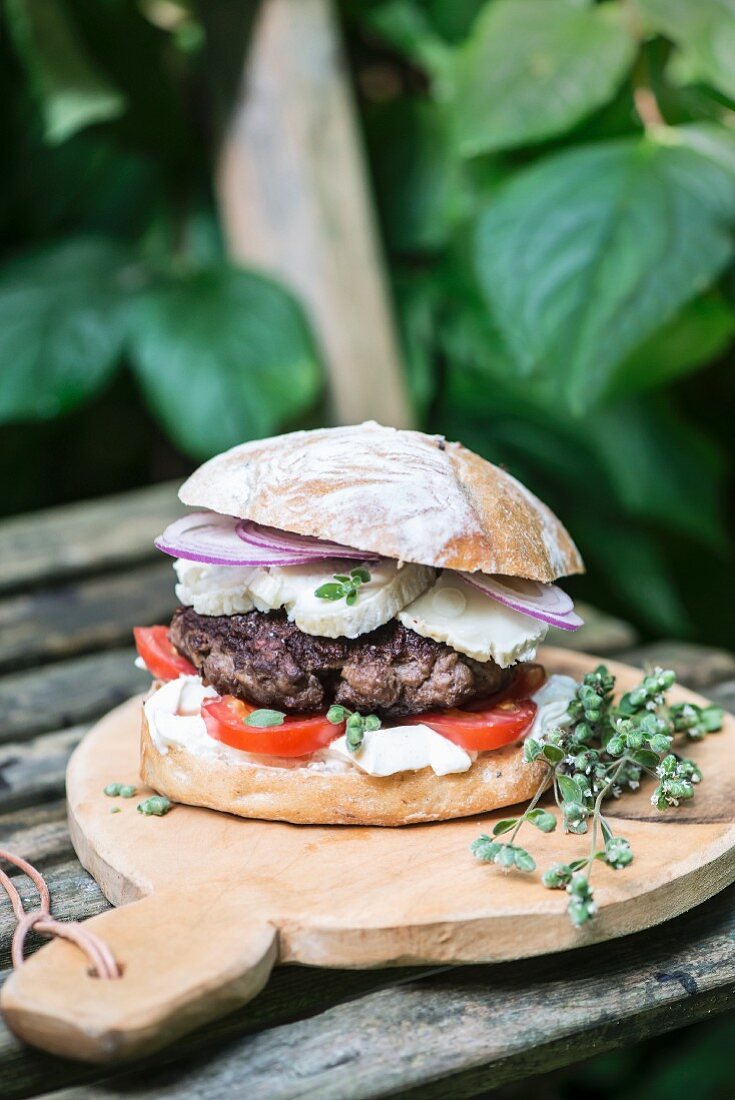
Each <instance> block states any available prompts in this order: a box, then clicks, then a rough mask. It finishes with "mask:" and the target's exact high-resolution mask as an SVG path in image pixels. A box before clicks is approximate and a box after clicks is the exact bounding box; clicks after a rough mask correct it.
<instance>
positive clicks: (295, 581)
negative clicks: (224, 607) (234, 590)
mask: <svg viewBox="0 0 735 1100" xmlns="http://www.w3.org/2000/svg"><path fill="white" fill-rule="evenodd" d="M356 564H357V563H356V562H354V561H346V560H336V561H335V560H331V561H326V562H318V563H315V564H309V565H291V566H271V567H270V568H268V569H261V570H258V571H257V573H256V575H255V576H254V577H253V578H252V579H251V581H250V593H251V595H252V597H253V600H254V601H255V606H256V607H257V608H258V610H259V611H269V610H272V609H275V608H278V607H285V609H286V613H287V615H288V617H289V619H291V620H292V622H294V623H296V626H297V627H298V628H299V630H303V632H304V633H305V634H315V635H317V636H320V637H322V638H357V637H359V636H360V635H361V634H367V633H368V632H369V631H371V630H375V629H376V628H377V627H379V626H382V625H383V623H387V622H388V620H389V619H392V618H393V617H394V616H395V614H396V612H397V611H400V610H401V608H402V607H405V606H406V604H408V603H410V602H411V600H415V599H416V597H417V596H418V595H420V593H421V592H424V591H425V590H426V589H427V588H428V587H429V585H430V584H431V582H432V580H433V579H434V576H435V571H434V570H433V569H430V568H429V567H428V566H426V565H401V564H400V563H399V562H396V561H390V560H388V559H385V560H382V561H379V562H365V563H363V565H362V568H364V569H367V571H368V572H369V574H370V580H369V581H367V582H366V583H364V584H361V585H360V587H359V588H358V590H357V598H356V600H355V602H354V603H353V604H351V605H350V604H348V603H347V601H346V600H345V599H344V597H343V598H341V599H338V600H327V599H324V598H323V597H321V596H317V595H316V594H315V593H316V590H317V589H318V588H320V587H321V586H322V585H323V584H329V583H334V574H335V573H339V574H343V575H349V572H350V570H351V569H354V568H356Z"/></svg>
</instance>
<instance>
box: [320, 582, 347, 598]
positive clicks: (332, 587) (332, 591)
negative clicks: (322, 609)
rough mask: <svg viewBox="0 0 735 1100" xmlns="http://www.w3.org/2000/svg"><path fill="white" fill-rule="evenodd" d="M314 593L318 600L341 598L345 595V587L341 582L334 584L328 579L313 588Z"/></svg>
mask: <svg viewBox="0 0 735 1100" xmlns="http://www.w3.org/2000/svg"><path fill="white" fill-rule="evenodd" d="M314 595H315V596H316V597H317V598H318V599H320V600H341V599H342V597H343V596H344V595H345V587H344V585H342V584H334V583H333V582H332V581H329V582H328V583H327V584H320V585H319V587H318V588H317V589H315V591H314Z"/></svg>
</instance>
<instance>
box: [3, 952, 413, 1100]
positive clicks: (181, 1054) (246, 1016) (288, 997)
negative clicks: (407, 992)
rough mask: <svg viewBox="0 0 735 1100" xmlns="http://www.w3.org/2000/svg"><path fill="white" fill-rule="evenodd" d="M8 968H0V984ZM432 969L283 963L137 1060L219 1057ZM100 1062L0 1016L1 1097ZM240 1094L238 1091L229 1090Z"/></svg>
mask: <svg viewBox="0 0 735 1100" xmlns="http://www.w3.org/2000/svg"><path fill="white" fill-rule="evenodd" d="M9 973H10V972H9V971H7V970H6V971H4V972H0V985H2V983H3V981H4V980H5V979H6V978H7V977H8V975H9ZM425 973H433V971H425V970H422V969H420V968H418V967H409V968H406V969H405V970H401V971H396V970H365V971H357V972H356V971H352V970H319V971H317V970H314V969H311V968H309V967H303V966H290V967H283V968H281V969H279V970H277V971H276V973H275V974H274V975H273V977H272V979H271V981H270V982H269V984H268V987H267V988H266V989H265V990H264V991H263V993H261V994H260V995H259V996H258V997H256V998H255V1000H253V1001H251V1002H250V1003H249V1004H247V1005H245V1007H244V1008H242V1009H241V1010H240V1011H238V1012H233V1013H231V1014H230V1015H229V1016H225V1017H224V1018H223V1019H221V1020H218V1021H217V1022H216V1023H215V1024H213V1025H212V1026H211V1027H208V1028H206V1029H203V1030H201V1031H199V1032H197V1033H196V1034H194V1035H189V1036H187V1037H186V1039H184V1040H181V1041H180V1042H179V1043H176V1044H174V1045H173V1046H171V1047H170V1048H168V1049H167V1050H165V1051H161V1052H159V1053H158V1054H157V1055H155V1058H149V1059H145V1060H143V1061H140V1062H136V1063H135V1064H136V1066H137V1067H138V1068H141V1067H148V1066H150V1067H152V1068H153V1069H155V1070H160V1068H161V1067H162V1066H170V1065H175V1064H177V1063H178V1062H180V1061H181V1060H182V1059H183V1058H191V1057H192V1055H194V1056H196V1058H197V1059H200V1060H207V1061H208V1060H210V1059H212V1058H215V1059H216V1058H217V1057H218V1051H219V1049H221V1048H222V1047H223V1046H224V1045H225V1044H226V1043H229V1042H231V1041H232V1040H233V1039H237V1038H241V1037H242V1036H244V1035H251V1034H253V1033H255V1032H258V1031H261V1030H263V1029H264V1028H267V1027H273V1026H283V1025H285V1024H288V1023H291V1022H293V1021H296V1020H300V1019H303V1018H304V1017H305V1016H309V1015H313V1014H315V1013H318V1012H323V1011H325V1010H326V1009H327V1008H331V1007H333V1006H335V1005H337V1004H341V1003H343V1002H345V1001H349V1000H353V999H354V998H355V997H358V996H361V995H363V994H365V993H369V992H372V991H374V990H377V989H386V988H392V987H394V986H396V985H400V984H402V983H403V982H410V981H416V980H417V979H418V978H419V976H421V975H423V974H425ZM108 1072H109V1070H104V1069H102V1068H101V1067H99V1066H87V1065H84V1064H82V1063H81V1062H71V1061H68V1060H67V1059H65V1058H63V1059H62V1058H56V1057H53V1056H52V1055H49V1054H44V1053H42V1052H41V1051H38V1050H34V1049H33V1048H31V1047H28V1046H26V1045H25V1044H23V1043H21V1042H20V1041H19V1040H18V1039H16V1037H15V1036H14V1035H13V1034H12V1033H11V1032H10V1031H9V1030H8V1028H7V1027H6V1026H5V1025H4V1024H3V1023H2V1021H1V1020H0V1096H2V1098H3V1100H19V1098H20V1097H26V1096H31V1095H36V1094H37V1093H40V1092H44V1091H46V1090H47V1089H48V1088H49V1085H50V1084H52V1085H53V1086H54V1087H57V1088H58V1087H60V1086H63V1085H69V1086H71V1085H74V1086H75V1087H76V1086H78V1085H79V1084H80V1083H83V1082H85V1081H92V1080H97V1079H99V1078H101V1077H102V1076H104V1075H105V1074H106V1073H108ZM234 1095H235V1096H239V1092H238V1091H236V1092H235V1093H234Z"/></svg>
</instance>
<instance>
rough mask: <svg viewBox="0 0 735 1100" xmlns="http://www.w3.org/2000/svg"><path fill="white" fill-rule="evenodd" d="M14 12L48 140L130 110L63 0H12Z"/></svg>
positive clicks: (20, 49) (11, 11)
mask: <svg viewBox="0 0 735 1100" xmlns="http://www.w3.org/2000/svg"><path fill="white" fill-rule="evenodd" d="M8 16H9V24H10V29H11V32H12V34H13V37H14V40H15V43H16V47H17V49H18V52H19V54H20V56H21V58H22V59H23V62H24V64H25V66H26V68H27V70H28V74H29V77H30V80H31V84H32V86H33V87H34V90H35V93H36V95H37V96H38V98H39V99H40V101H41V107H42V111H43V118H44V131H45V138H46V141H48V142H49V143H50V144H53V145H56V144H59V143H60V142H63V141H66V140H67V138H70V137H71V136H72V135H73V134H75V133H77V131H79V130H82V129H84V127H85V126H90V125H91V124H92V123H95V122H104V121H106V120H107V119H111V118H117V116H118V115H120V114H121V113H122V112H123V111H124V109H125V98H124V97H123V95H122V94H121V93H120V92H119V91H118V90H117V89H116V88H115V87H114V86H113V85H112V84H111V83H110V82H109V81H108V80H107V78H106V77H104V76H103V75H102V73H101V72H99V71H98V69H97V67H96V66H95V64H94V62H93V61H92V59H91V58H90V57H89V56H88V55H87V53H86V50H85V48H84V44H83V42H82V41H81V39H80V37H79V35H78V34H77V31H76V29H75V27H74V25H73V23H72V22H71V21H70V20H69V17H68V13H67V10H66V7H65V5H64V4H62V3H61V2H60V0H10V2H9V3H8Z"/></svg>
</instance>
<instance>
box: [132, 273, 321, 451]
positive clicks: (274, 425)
mask: <svg viewBox="0 0 735 1100" xmlns="http://www.w3.org/2000/svg"><path fill="white" fill-rule="evenodd" d="M133 321H134V328H133V341H132V365H133V368H134V370H135V372H136V374H137V376H138V378H139V379H140V382H141V384H142V387H143V390H144V392H145V395H146V397H147V399H148V401H149V402H150V403H151V405H152V406H153V408H154V410H155V411H156V413H157V414H158V416H159V417H160V419H161V421H162V422H163V424H164V426H165V427H166V429H167V431H168V432H169V434H170V436H171V437H172V439H173V440H174V441H175V442H176V443H177V444H178V445H179V446H180V447H182V448H183V449H184V450H185V451H187V452H188V453H189V454H191V455H193V456H195V457H206V456H208V455H212V454H216V453H218V452H220V451H222V450H225V449H226V448H227V447H231V446H233V445H234V444H236V443H241V442H242V441H243V440H245V439H253V438H259V437H261V436H265V435H269V434H271V433H272V432H273V431H275V430H276V429H278V428H279V427H281V426H282V425H283V424H284V423H287V422H288V421H289V420H291V419H292V418H294V417H296V416H298V415H303V414H304V413H306V412H307V410H308V409H309V408H310V406H311V405H312V404H313V403H314V401H315V400H316V398H317V397H318V395H319V393H320V391H321V387H322V380H321V372H320V369H319V366H318V363H317V359H316V355H315V352H314V348H313V345H312V342H311V339H310V336H309V332H308V330H307V327H306V324H305V322H304V318H303V317H302V314H301V312H300V310H299V309H298V307H297V306H296V304H295V302H294V301H293V300H292V299H291V298H290V297H289V295H288V294H287V293H286V292H285V291H284V290H282V289H281V288H280V287H279V286H277V285H276V284H275V283H272V282H270V281H269V280H268V279H265V278H262V277H261V276H259V275H255V274H252V273H251V272H247V271H242V270H239V269H237V268H234V267H230V266H228V265H225V264H223V265H221V266H217V267H211V268H208V269H205V270H200V271H196V272H192V273H189V274H186V275H182V276H180V277H173V276H172V277H171V278H169V279H168V280H166V281H165V282H163V283H162V284H161V285H159V286H157V287H155V288H154V289H152V290H150V291H149V292H147V293H146V294H145V295H141V296H140V298H139V299H138V301H137V302H136V306H135V309H134V311H133Z"/></svg>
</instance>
